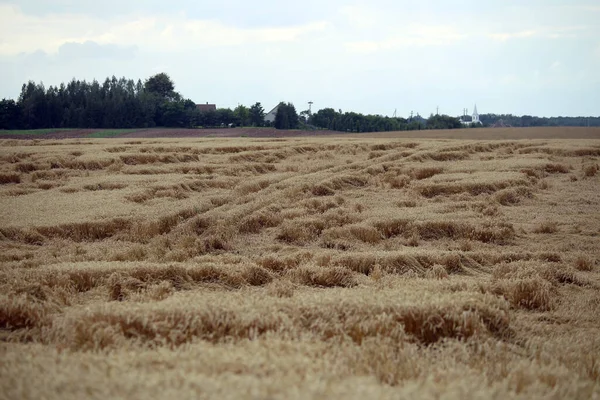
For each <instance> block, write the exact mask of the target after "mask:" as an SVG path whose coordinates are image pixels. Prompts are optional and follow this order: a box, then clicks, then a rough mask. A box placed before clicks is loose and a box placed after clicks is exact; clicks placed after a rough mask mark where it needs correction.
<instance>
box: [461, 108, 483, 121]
mask: <svg viewBox="0 0 600 400" xmlns="http://www.w3.org/2000/svg"><path fill="white" fill-rule="evenodd" d="M468 114H469V110H468V109H466V108H465V109H464V110H463V115H462V116H461V117H460V122H461V123H462V124H463V125H473V124H480V123H481V121H480V120H479V113H478V112H477V104H475V107H473V114H472V115H468Z"/></svg>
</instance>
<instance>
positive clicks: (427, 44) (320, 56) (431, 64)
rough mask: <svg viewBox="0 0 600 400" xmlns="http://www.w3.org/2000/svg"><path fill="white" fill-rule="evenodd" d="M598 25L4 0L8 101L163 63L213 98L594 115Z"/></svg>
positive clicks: (2, 61) (547, 11) (508, 12)
mask: <svg viewBox="0 0 600 400" xmlns="http://www.w3.org/2000/svg"><path fill="white" fill-rule="evenodd" d="M449 3H453V4H452V5H450V4H449ZM599 21H600V2H599V1H598V0H521V1H517V0H480V1H473V0H455V1H452V2H448V1H442V0H421V1H416V0H411V1H404V0H369V1H366V0H365V1H363V0H357V1H342V0H327V1H325V0H304V1H288V0H254V1H248V0H210V1H208V0H177V1H164V0H160V1H158V0H143V1H142V0H118V1H117V0H103V1H98V0H47V1H44V0H21V1H6V0H0V76H1V79H0V98H1V97H10V98H16V97H17V96H18V94H19V91H20V87H21V85H22V83H23V82H25V81H28V80H34V81H36V82H39V81H42V82H44V84H45V85H46V86H49V85H56V84H59V83H60V82H65V81H68V80H70V79H72V78H73V77H76V78H78V79H87V80H91V79H94V78H96V79H98V80H100V81H102V80H104V78H105V77H106V76H112V75H116V76H117V77H121V76H125V77H127V78H135V79H137V78H142V79H144V78H147V77H148V76H151V75H152V74H155V73H158V72H167V73H168V74H169V75H170V76H171V77H172V78H173V80H174V81H175V84H176V89H177V90H178V91H179V92H180V93H182V94H183V95H184V96H186V97H189V98H191V99H192V100H194V101H196V102H197V103H202V102H211V103H216V104H217V106H219V107H235V106H236V105H237V104H240V103H241V104H246V105H250V104H252V103H254V102H256V101H260V102H262V104H263V105H264V107H265V108H271V107H272V106H273V105H275V104H276V103H278V102H279V101H282V100H285V101H290V102H293V103H294V104H295V105H296V107H297V108H298V109H299V110H304V109H306V108H307V102H308V101H309V100H312V101H314V106H313V107H314V108H313V110H314V109H318V108H323V107H334V108H336V109H342V110H344V111H350V110H353V111H359V112H363V113H376V114H383V115H391V114H393V112H394V110H395V109H397V112H398V115H402V116H406V115H408V114H409V113H410V112H411V111H414V112H415V113H420V114H421V115H424V116H428V115H429V114H430V113H431V112H435V109H436V107H438V106H439V109H440V113H446V114H450V115H459V114H460V113H461V110H462V109H463V108H465V107H466V108H468V109H469V111H471V110H472V108H473V104H474V103H477V107H478V109H479V112H481V113H488V112H495V113H513V114H519V115H521V114H532V115H540V116H551V115H595V116H598V115H600V22H599Z"/></svg>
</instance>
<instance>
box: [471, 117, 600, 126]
mask: <svg viewBox="0 0 600 400" xmlns="http://www.w3.org/2000/svg"><path fill="white" fill-rule="evenodd" d="M479 120H480V121H481V123H482V124H483V126H486V127H487V126H494V125H504V126H513V127H525V128H526V127H532V126H600V117H534V116H531V115H523V116H518V115H512V114H481V115H479Z"/></svg>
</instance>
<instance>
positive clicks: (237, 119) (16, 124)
mask: <svg viewBox="0 0 600 400" xmlns="http://www.w3.org/2000/svg"><path fill="white" fill-rule="evenodd" d="M264 115H265V112H264V109H263V108H262V106H261V104H260V103H256V104H254V105H252V106H251V107H246V106H243V105H240V106H238V107H236V108H235V109H234V110H231V109H230V108H220V109H216V110H214V111H207V112H202V111H200V110H199V109H198V108H197V107H196V104H195V102H194V101H192V100H190V99H186V98H184V97H183V96H182V95H181V94H180V93H179V92H176V91H175V85H174V83H173V81H172V80H171V78H170V77H169V76H168V75H167V74H165V73H160V74H157V75H154V76H152V77H150V78H148V79H147V80H146V81H145V82H142V81H141V80H138V81H137V82H136V81H134V80H131V79H126V78H120V79H117V78H116V77H114V76H113V77H112V78H106V80H105V81H104V82H103V83H102V84H100V83H99V82H98V81H96V80H94V81H92V82H86V81H85V80H83V81H81V80H75V79H73V80H72V81H70V82H69V83H67V84H64V83H62V84H61V85H60V86H50V87H48V88H46V87H45V86H44V84H43V83H35V82H33V81H30V82H28V83H26V84H23V86H22V88H21V93H20V95H19V97H18V99H17V100H16V101H15V100H12V99H3V100H2V101H0V129H43V128H51V129H52V128H102V129H104V128H107V129H114V128H119V129H127V128H152V127H156V126H161V127H178V128H195V127H217V126H218V127H220V126H233V125H236V126H251V125H253V126H262V125H263V123H264Z"/></svg>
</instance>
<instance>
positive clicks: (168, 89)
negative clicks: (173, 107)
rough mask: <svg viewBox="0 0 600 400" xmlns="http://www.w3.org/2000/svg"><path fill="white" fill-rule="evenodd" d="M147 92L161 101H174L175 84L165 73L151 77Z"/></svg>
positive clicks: (148, 80)
mask: <svg viewBox="0 0 600 400" xmlns="http://www.w3.org/2000/svg"><path fill="white" fill-rule="evenodd" d="M144 86H145V89H146V91H148V92H150V93H153V94H155V95H156V96H158V97H159V98H161V99H172V98H174V97H176V96H175V94H176V93H175V84H174V83H173V81H172V80H171V77H169V75H167V74H166V73H164V72H161V73H160V74H156V75H154V76H151V77H150V78H148V79H147V80H146V83H145V85H144Z"/></svg>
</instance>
